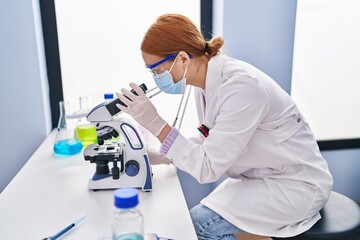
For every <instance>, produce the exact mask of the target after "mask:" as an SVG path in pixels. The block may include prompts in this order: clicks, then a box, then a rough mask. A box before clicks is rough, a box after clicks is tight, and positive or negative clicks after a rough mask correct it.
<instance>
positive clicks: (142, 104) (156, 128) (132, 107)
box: [116, 83, 167, 137]
mask: <svg viewBox="0 0 360 240" xmlns="http://www.w3.org/2000/svg"><path fill="white" fill-rule="evenodd" d="M130 87H131V88H132V89H134V90H135V92H136V93H137V94H138V95H135V94H133V93H132V92H130V91H129V90H127V89H124V88H123V89H121V92H122V94H121V93H116V96H117V97H118V98H119V99H120V100H121V101H122V102H123V103H124V104H125V105H126V106H127V107H125V106H122V105H120V104H116V106H117V107H118V108H119V109H120V110H121V111H123V112H125V113H127V114H129V115H130V116H131V117H133V118H134V119H135V121H137V122H138V123H139V124H140V125H141V126H143V127H144V128H146V129H147V130H149V131H150V132H151V133H152V134H153V135H154V136H156V137H157V136H158V135H159V134H160V133H161V130H162V129H163V128H164V127H165V126H166V125H167V123H166V122H165V121H164V120H163V119H162V118H161V117H160V116H159V114H158V113H157V110H156V108H155V107H154V105H153V104H152V103H151V102H150V100H149V98H148V97H147V96H146V95H145V93H144V92H143V90H142V89H141V88H140V87H139V86H138V85H136V84H135V83H130Z"/></svg>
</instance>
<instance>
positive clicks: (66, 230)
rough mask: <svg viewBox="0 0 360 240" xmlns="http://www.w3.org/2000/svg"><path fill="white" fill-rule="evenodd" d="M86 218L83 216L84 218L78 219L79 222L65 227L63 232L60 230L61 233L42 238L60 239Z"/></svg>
mask: <svg viewBox="0 0 360 240" xmlns="http://www.w3.org/2000/svg"><path fill="white" fill-rule="evenodd" d="M86 217H87V215H86V216H84V217H82V218H80V219H79V220H77V221H75V222H74V223H72V224H70V225H69V226H67V227H66V228H64V229H63V230H61V231H60V232H58V233H57V234H55V235H54V236H52V237H47V238H44V239H43V240H56V239H58V238H59V237H61V236H62V235H64V234H65V233H66V232H68V231H69V230H70V229H72V228H73V227H75V226H76V225H78V224H79V223H80V222H82V221H83V220H84V219H85V218H86Z"/></svg>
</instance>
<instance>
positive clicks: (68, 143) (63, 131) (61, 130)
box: [54, 101, 82, 156]
mask: <svg viewBox="0 0 360 240" xmlns="http://www.w3.org/2000/svg"><path fill="white" fill-rule="evenodd" d="M59 107H60V117H59V122H58V127H57V133H56V138H55V144H54V152H55V153H56V154H59V155H65V156H70V155H74V154H77V153H79V152H81V149H82V144H81V141H80V140H79V139H78V138H76V137H75V136H74V129H69V128H68V126H67V124H66V118H65V104H64V102H63V101H60V102H59Z"/></svg>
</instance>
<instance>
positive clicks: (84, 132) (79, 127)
mask: <svg viewBox="0 0 360 240" xmlns="http://www.w3.org/2000/svg"><path fill="white" fill-rule="evenodd" d="M87 111H89V103H88V98H87V97H80V112H84V113H85V112H87ZM75 136H76V137H77V138H79V139H80V141H81V143H82V145H83V146H84V147H87V146H88V145H90V144H97V143H98V140H97V134H96V128H95V126H94V125H92V124H90V123H89V122H88V121H87V120H86V117H83V118H79V119H78V121H77V123H76V128H75Z"/></svg>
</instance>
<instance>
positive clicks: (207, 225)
mask: <svg viewBox="0 0 360 240" xmlns="http://www.w3.org/2000/svg"><path fill="white" fill-rule="evenodd" d="M190 215H191V219H192V221H193V224H194V227H195V231H196V234H197V237H198V239H199V240H210V239H212V240H215V239H217V240H220V239H221V240H236V237H235V236H234V234H236V233H244V231H243V230H241V229H239V228H237V227H236V226H234V225H232V224H231V223H229V222H228V221H226V220H225V219H224V218H222V217H221V216H220V215H219V214H217V213H216V212H214V211H212V210H211V209H209V208H208V207H205V206H204V205H202V204H199V205H196V206H195V207H193V208H192V209H191V210H190Z"/></svg>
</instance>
